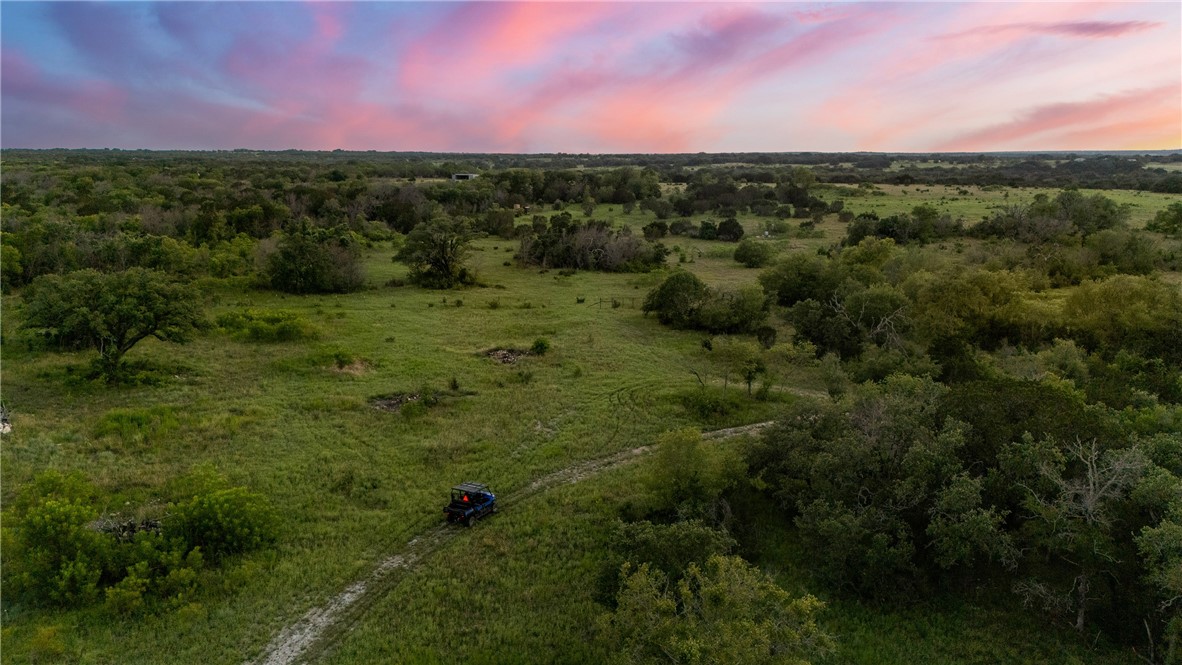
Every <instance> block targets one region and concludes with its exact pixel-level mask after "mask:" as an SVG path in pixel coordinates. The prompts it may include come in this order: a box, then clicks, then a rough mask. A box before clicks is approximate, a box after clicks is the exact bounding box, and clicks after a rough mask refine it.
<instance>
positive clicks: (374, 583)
mask: <svg viewBox="0 0 1182 665" xmlns="http://www.w3.org/2000/svg"><path fill="white" fill-rule="evenodd" d="M771 424H772V421H769V422H763V423H755V424H752V425H744V426H742V427H730V428H727V429H720V430H715V431H712V432H703V433H702V438H704V439H707V440H718V439H726V438H730V437H734V436H740V435H743V434H750V433H754V432H758V431H759V430H762V429H763V428H765V427H767V426H769V425H771ZM653 449H654V446H651V445H649V446H641V447H639V448H631V449H629V450H623V451H620V452H618V453H616V454H614V455H609V456H607V457H600V458H598V459H593V460H588V461H586V462H581V463H579V464H575V465H573V466H569V467H566V468H565V469H560V470H558V471H555V472H553V473H550V474H548V475H545V476H542V477H541V478H538V479H537V480H534V481H533V482H531V483H530V484H528V485H526V486H525V487H524V488H522V489H520V490H517V491H516V492H513V493H511V494H507V495H505V496H503V497H501V498H502V500H503V501H505V502H507V503H518V502H520V501H522V500H524V499H527V498H529V497H531V496H533V495H534V494H538V493H539V492H542V491H545V490H548V489H551V488H553V487H559V486H562V485H570V484H572V483H577V482H579V481H580V480H583V479H584V478H588V477H590V476H593V475H595V474H598V473H602V472H603V471H606V470H608V469H612V468H615V467H618V466H621V465H623V464H627V463H628V462H630V461H632V460H634V459H636V458H638V457H641V456H642V455H645V454H647V453H650V452H652V451H653ZM460 532H461V530H460V529H458V528H456V527H454V526H450V525H447V524H440V525H439V526H435V527H432V528H431V529H429V530H427V531H426V532H424V533H422V534H419V535H418V536H416V537H415V538H412V539H411V540H410V542H408V543H407V544H406V547H405V548H403V551H402V552H400V553H398V554H395V555H393V556H390V557H387V558H385V559H383V560H382V561H380V562H379V563H378V564H377V565H376V566H374V568H373V570H371V571H370V572H369V574H367V575H366V576H365V577H363V578H362V579H360V580H358V581H356V582H354V583H353V584H350V585H349V586H348V587H346V588H345V590H344V591H342V592H340V593H339V594H337V595H336V596H333V597H332V598H331V599H329V601H328V602H327V603H325V604H324V605H321V606H319V607H313V608H312V609H310V610H308V611H307V612H306V613H304V616H302V617H300V618H299V620H297V621H296V622H295V623H293V624H291V625H289V626H287V627H285V628H284V629H283V630H281V631H279V634H277V635H276V636H275V638H274V639H272V640H271V642H270V643H268V644H267V646H266V647H265V648H264V649H263V653H262V654H261V655H260V656H259V657H258V658H257V659H255V660H253V661H247V665H250V664H254V665H292V664H293V663H296V662H300V661H309V660H311V659H314V658H315V657H316V656H317V655H319V654H321V653H322V652H323V651H324V649H325V648H326V647H327V646H329V645H330V644H331V643H332V642H333V641H335V638H336V637H337V636H339V635H340V634H341V633H342V632H343V631H344V630H345V629H346V628H347V627H348V626H349V625H351V624H352V623H353V622H354V621H356V620H357V619H358V618H359V617H360V616H361V615H362V614H364V613H365V610H366V609H367V608H368V607H369V606H370V605H371V604H373V602H375V601H376V600H377V599H378V598H380V597H381V596H382V595H383V594H382V593H381V592H382V591H385V590H388V589H390V588H392V587H393V586H394V584H395V583H396V582H397V580H398V578H399V575H398V573H400V572H402V571H406V570H409V569H410V568H413V567H414V565H415V564H416V563H418V561H419V560H420V559H421V558H423V557H424V556H425V555H427V554H430V553H432V552H434V551H435V550H438V549H439V548H440V547H442V546H443V545H444V543H446V542H447V541H449V540H451V539H452V538H454V537H455V536H456V534H458V533H460Z"/></svg>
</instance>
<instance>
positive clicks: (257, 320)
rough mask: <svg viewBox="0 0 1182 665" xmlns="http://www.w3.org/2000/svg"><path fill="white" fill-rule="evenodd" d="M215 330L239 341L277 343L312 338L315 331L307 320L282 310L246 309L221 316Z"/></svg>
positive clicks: (314, 335) (315, 334)
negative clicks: (220, 330) (222, 331)
mask: <svg viewBox="0 0 1182 665" xmlns="http://www.w3.org/2000/svg"><path fill="white" fill-rule="evenodd" d="M217 324H218V327H219V328H221V329H223V330H225V331H226V332H228V333H229V334H230V336H232V337H234V338H235V339H237V340H239V341H247V342H262V343H277V342H295V341H299V340H305V339H315V338H316V337H317V333H316V329H315V328H313V327H312V324H311V323H309V322H308V320H307V319H305V318H304V317H302V316H300V315H299V314H296V313H295V312H287V311H282V310H260V309H247V310H242V311H238V312H229V313H227V314H223V315H221V316H219V317H218V319H217Z"/></svg>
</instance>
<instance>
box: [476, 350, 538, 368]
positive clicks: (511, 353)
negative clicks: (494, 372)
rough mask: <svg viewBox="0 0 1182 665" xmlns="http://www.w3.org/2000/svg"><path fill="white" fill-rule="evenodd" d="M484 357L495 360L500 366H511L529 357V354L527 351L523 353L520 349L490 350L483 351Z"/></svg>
mask: <svg viewBox="0 0 1182 665" xmlns="http://www.w3.org/2000/svg"><path fill="white" fill-rule="evenodd" d="M484 355H486V356H488V357H489V358H492V359H493V360H496V361H497V362H499V363H501V364H502V365H511V364H513V363H515V362H517V361H518V360H521V359H522V358H524V357H526V356H528V355H530V353H529V351H523V350H522V349H491V350H489V351H485V352H484Z"/></svg>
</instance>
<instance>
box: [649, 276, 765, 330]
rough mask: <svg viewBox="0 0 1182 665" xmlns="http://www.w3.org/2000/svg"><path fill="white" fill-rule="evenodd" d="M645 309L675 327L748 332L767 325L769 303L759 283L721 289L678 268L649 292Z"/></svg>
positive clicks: (662, 321) (659, 319)
mask: <svg viewBox="0 0 1182 665" xmlns="http://www.w3.org/2000/svg"><path fill="white" fill-rule="evenodd" d="M643 309H644V312H645V313H646V314H647V313H648V312H656V315H657V320H658V321H660V322H661V323H664V324H665V325H668V326H672V327H674V328H685V329H697V330H705V331H707V332H711V333H748V332H753V331H755V329H756V328H759V327H760V325H762V324H763V322H764V320H765V319H766V318H767V311H768V303H767V299H766V298H765V297H764V294H763V289H761V288H759V287H758V286H755V285H752V286H746V287H742V288H740V289H738V290H737V291H720V290H717V289H713V288H710V287H708V286H706V284H705V283H704V282H702V280H700V279H698V277H697V276H695V275H694V274H693V273H689V272H686V271H684V270H678V271H675V272H673V273H672V274H670V275H669V276H668V277H666V278H665V280H664V281H663V282H661V284H660V285H659V286H657V288H655V289H653V290H652V291H651V292H649V294H648V295H647V296H646V297H645V299H644V305H643Z"/></svg>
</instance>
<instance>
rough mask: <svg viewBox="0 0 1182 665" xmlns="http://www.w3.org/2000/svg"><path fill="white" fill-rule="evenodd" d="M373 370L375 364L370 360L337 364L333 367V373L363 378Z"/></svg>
mask: <svg viewBox="0 0 1182 665" xmlns="http://www.w3.org/2000/svg"><path fill="white" fill-rule="evenodd" d="M371 369H373V364H372V363H370V362H369V361H368V360H354V361H353V362H350V363H337V364H336V365H334V366H333V368H332V371H334V372H337V373H340V374H348V375H349V376H361V375H362V374H365V373H366V372H368V371H369V370H371Z"/></svg>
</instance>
